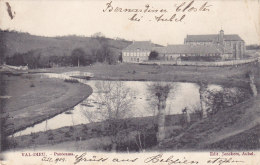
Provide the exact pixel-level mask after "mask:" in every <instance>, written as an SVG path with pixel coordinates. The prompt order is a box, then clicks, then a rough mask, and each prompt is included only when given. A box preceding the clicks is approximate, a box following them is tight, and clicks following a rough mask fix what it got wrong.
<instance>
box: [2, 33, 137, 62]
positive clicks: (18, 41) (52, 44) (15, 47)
mask: <svg viewBox="0 0 260 165" xmlns="http://www.w3.org/2000/svg"><path fill="white" fill-rule="evenodd" d="M104 39H105V40H106V42H107V45H108V47H110V48H111V50H112V52H113V53H114V54H115V55H116V56H118V55H119V54H120V52H121V50H122V49H124V48H125V47H127V46H128V45H129V44H131V43H132V42H130V41H126V40H114V39H109V38H104ZM0 44H1V49H2V50H1V54H4V55H5V56H6V57H10V56H13V55H14V54H16V53H19V54H22V53H27V52H29V51H33V52H35V53H40V54H41V55H43V56H54V55H55V56H64V55H65V56H66V55H70V54H71V52H72V51H73V50H74V49H76V48H82V49H83V50H84V51H85V52H86V53H89V54H91V49H93V48H99V47H101V41H100V40H99V39H98V38H91V37H81V36H62V37H42V36H35V35H31V34H29V33H20V32H15V31H2V30H0Z"/></svg>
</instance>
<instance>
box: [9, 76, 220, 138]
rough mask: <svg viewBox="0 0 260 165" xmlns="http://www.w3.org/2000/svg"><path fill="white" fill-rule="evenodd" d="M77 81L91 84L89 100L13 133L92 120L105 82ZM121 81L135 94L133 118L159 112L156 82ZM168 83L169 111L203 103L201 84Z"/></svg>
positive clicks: (194, 106) (189, 110) (216, 87)
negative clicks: (153, 89) (88, 114)
mask: <svg viewBox="0 0 260 165" xmlns="http://www.w3.org/2000/svg"><path fill="white" fill-rule="evenodd" d="M42 76H48V77H50V78H60V79H71V77H70V76H68V75H66V74H53V73H45V74H42ZM77 80H78V81H79V82H81V83H84V84H87V85H89V86H91V87H92V89H93V93H92V94H91V95H90V96H89V97H88V98H87V99H85V100H84V101H82V102H81V103H79V104H78V105H76V106H75V107H74V108H73V109H71V110H68V111H66V112H63V113H61V114H58V115H56V116H54V117H53V118H50V119H48V120H45V121H43V122H41V123H39V124H36V125H34V126H32V127H27V128H26V129H24V130H22V131H19V132H17V133H15V134H14V136H21V135H26V134H31V133H35V132H40V131H47V130H50V129H57V128H61V127H65V126H74V125H78V124H86V123H89V120H88V118H87V117H86V115H85V113H84V112H85V111H95V110H97V108H99V106H98V102H97V101H96V98H97V95H98V89H97V88H96V84H97V83H100V82H102V81H103V80H83V79H77ZM122 83H123V85H124V86H125V87H126V88H128V89H130V91H131V93H132V99H133V106H132V108H131V109H132V110H131V117H145V116H154V115H156V113H157V111H156V109H157V107H156V103H154V102H153V99H152V95H151V94H150V93H149V90H148V86H149V85H150V84H152V83H153V82H151V81H122ZM164 83H166V82H164ZM167 83H168V84H170V85H171V86H173V87H174V88H173V89H172V90H171V91H170V93H169V96H168V98H167V101H166V114H181V113H182V110H183V109H184V108H187V109H188V112H193V111H194V109H195V108H198V106H200V94H199V85H197V84H195V83H186V82H185V83H184V82H167ZM207 88H209V89H210V90H212V89H217V90H219V89H221V88H222V87H221V86H218V85H209V86H208V87H207Z"/></svg>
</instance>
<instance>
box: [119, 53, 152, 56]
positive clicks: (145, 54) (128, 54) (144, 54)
mask: <svg viewBox="0 0 260 165" xmlns="http://www.w3.org/2000/svg"><path fill="white" fill-rule="evenodd" d="M149 54H150V52H124V53H123V55H124V56H149Z"/></svg>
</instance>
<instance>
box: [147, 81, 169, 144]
mask: <svg viewBox="0 0 260 165" xmlns="http://www.w3.org/2000/svg"><path fill="white" fill-rule="evenodd" d="M148 88H149V91H150V92H151V93H152V94H153V95H154V96H156V98H157V100H158V102H157V103H158V104H157V108H158V115H157V116H158V132H157V141H158V142H159V144H160V142H162V141H163V140H164V139H165V108H166V100H167V98H168V94H169V92H170V90H171V89H172V88H173V87H172V86H171V85H170V84H163V83H153V84H152V85H150V86H149V87H148Z"/></svg>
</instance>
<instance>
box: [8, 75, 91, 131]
mask: <svg viewBox="0 0 260 165" xmlns="http://www.w3.org/2000/svg"><path fill="white" fill-rule="evenodd" d="M4 80H5V81H6V84H8V85H7V87H6V95H8V96H11V98H10V99H7V100H6V105H5V107H4V111H5V112H6V113H8V114H9V116H10V118H9V120H8V123H10V124H9V127H10V128H9V130H10V132H9V133H12V132H13V131H18V130H21V129H23V128H25V127H28V126H31V125H33V124H35V123H38V122H40V121H43V120H44V119H47V118H50V117H52V116H54V115H56V114H58V113H61V112H63V111H65V110H68V109H69V108H72V107H74V106H75V105H76V104H78V103H79V102H81V101H82V100H83V99H85V98H86V97H88V96H89V95H90V94H91V93H92V89H91V88H90V87H89V86H87V85H84V84H80V83H76V84H75V83H73V84H72V83H66V82H64V81H62V80H59V79H50V78H43V77H40V76H39V75H31V74H24V75H22V76H10V75H9V76H7V75H6V76H5V77H4Z"/></svg>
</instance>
